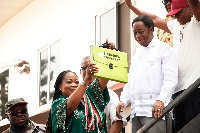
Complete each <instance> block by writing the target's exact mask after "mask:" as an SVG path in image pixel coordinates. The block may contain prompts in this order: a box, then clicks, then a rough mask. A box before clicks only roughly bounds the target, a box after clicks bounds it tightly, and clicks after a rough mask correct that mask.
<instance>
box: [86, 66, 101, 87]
mask: <svg viewBox="0 0 200 133" xmlns="http://www.w3.org/2000/svg"><path fill="white" fill-rule="evenodd" d="M95 65H96V64H88V66H87V69H86V76H85V83H86V85H89V84H90V83H91V82H92V81H93V77H92V75H93V74H94V73H98V68H97V67H96V66H95Z"/></svg>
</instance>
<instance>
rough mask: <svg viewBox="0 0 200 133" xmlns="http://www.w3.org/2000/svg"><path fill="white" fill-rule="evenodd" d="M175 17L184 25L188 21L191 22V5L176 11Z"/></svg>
mask: <svg viewBox="0 0 200 133" xmlns="http://www.w3.org/2000/svg"><path fill="white" fill-rule="evenodd" d="M174 16H175V18H176V19H177V21H178V22H179V23H180V25H184V24H186V23H187V22H190V20H191V17H192V12H191V10H190V8H189V6H187V7H184V8H183V9H182V10H180V11H179V12H178V13H176V14H175V15H174Z"/></svg>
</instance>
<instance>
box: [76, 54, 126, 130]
mask: <svg viewBox="0 0 200 133" xmlns="http://www.w3.org/2000/svg"><path fill="white" fill-rule="evenodd" d="M89 63H90V56H86V57H84V58H83V59H82V61H81V69H80V74H81V76H82V78H83V79H84V78H85V74H86V73H85V70H86V68H87V65H88V64H89ZM108 92H109V95H110V101H109V103H108V104H107V105H106V108H105V110H104V112H105V113H106V124H107V130H108V132H109V133H120V132H121V130H122V128H123V127H124V126H126V124H127V121H126V118H125V117H124V118H123V119H119V118H118V117H117V116H116V111H115V110H116V107H117V104H118V103H119V98H118V95H117V94H116V93H115V92H114V91H113V90H111V89H108ZM122 114H123V116H125V115H124V112H122Z"/></svg>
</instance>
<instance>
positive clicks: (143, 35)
mask: <svg viewBox="0 0 200 133" xmlns="http://www.w3.org/2000/svg"><path fill="white" fill-rule="evenodd" d="M133 33H134V37H135V40H136V41H137V42H138V43H139V44H140V45H141V46H144V47H147V46H148V45H149V43H150V42H151V40H152V38H153V29H152V28H150V29H148V27H146V26H145V25H144V23H143V22H142V21H137V22H135V23H134V24H133Z"/></svg>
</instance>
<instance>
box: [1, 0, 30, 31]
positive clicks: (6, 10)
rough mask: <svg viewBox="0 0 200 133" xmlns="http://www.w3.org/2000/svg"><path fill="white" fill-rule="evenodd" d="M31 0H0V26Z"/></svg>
mask: <svg viewBox="0 0 200 133" xmlns="http://www.w3.org/2000/svg"><path fill="white" fill-rule="evenodd" d="M31 1H33V0H0V27H1V26H2V25H4V24H5V23H6V22H7V21H8V20H9V19H10V18H12V17H13V16H15V15H16V14H17V13H18V12H20V11H21V10H22V9H23V8H25V7H26V6H27V5H28V4H29V3H30V2H31Z"/></svg>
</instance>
